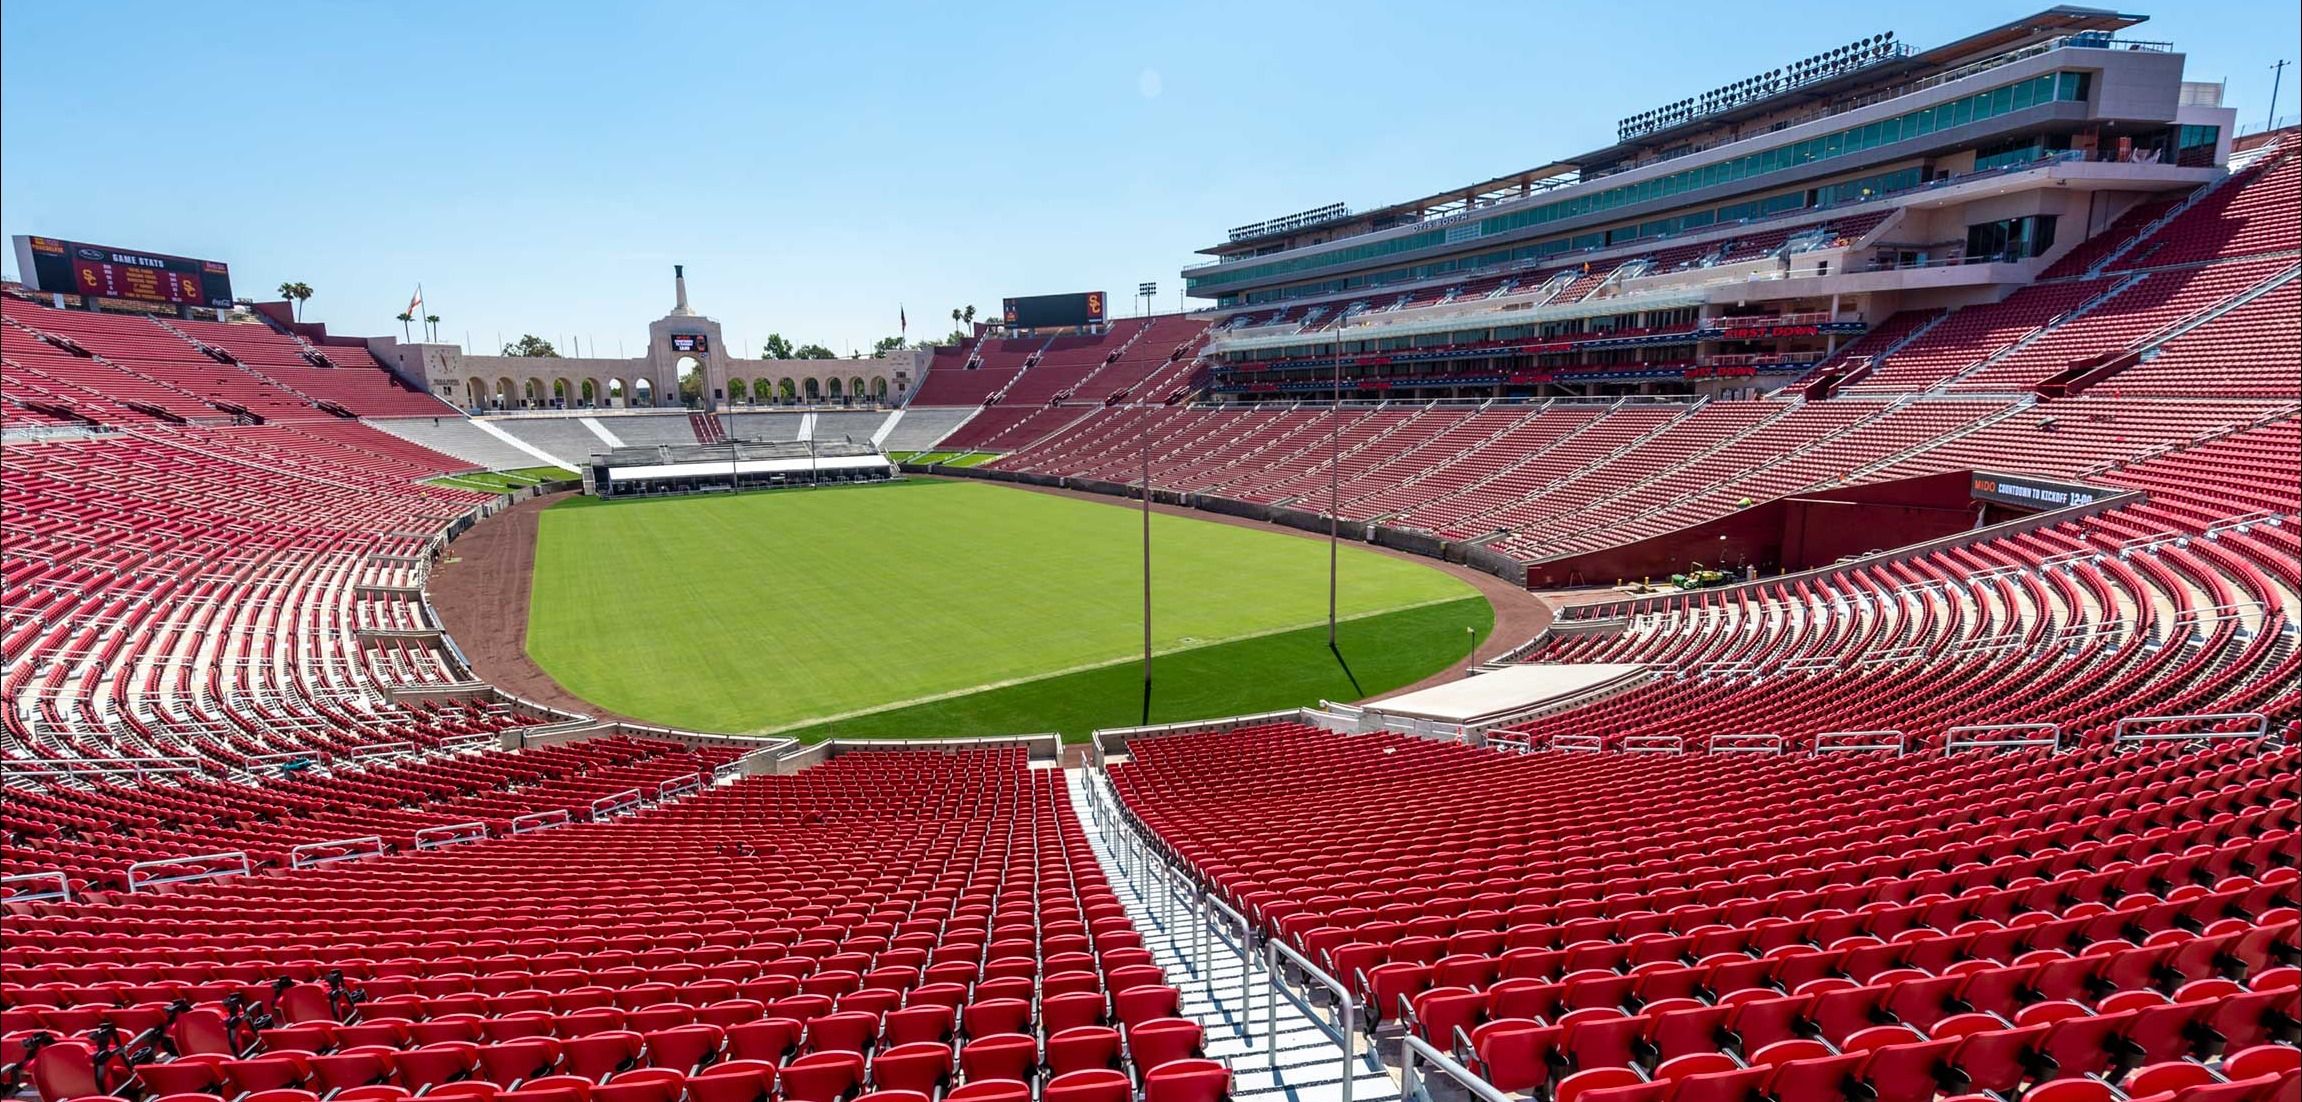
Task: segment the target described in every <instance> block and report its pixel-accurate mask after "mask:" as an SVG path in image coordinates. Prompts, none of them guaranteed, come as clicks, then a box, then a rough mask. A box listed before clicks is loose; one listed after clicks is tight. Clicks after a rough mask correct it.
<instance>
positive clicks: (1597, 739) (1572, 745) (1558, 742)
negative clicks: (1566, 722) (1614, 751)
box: [1551, 735, 1607, 753]
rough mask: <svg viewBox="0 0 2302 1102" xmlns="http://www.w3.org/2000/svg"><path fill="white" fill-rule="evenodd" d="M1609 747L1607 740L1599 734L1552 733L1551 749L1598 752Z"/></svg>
mask: <svg viewBox="0 0 2302 1102" xmlns="http://www.w3.org/2000/svg"><path fill="white" fill-rule="evenodd" d="M1606 748H1607V740H1606V739H1605V738H1604V737H1602V736H1599V735H1552V736H1551V749H1553V750H1579V751H1584V752H1588V753H1597V752H1599V751H1601V750H1604V749H1606Z"/></svg>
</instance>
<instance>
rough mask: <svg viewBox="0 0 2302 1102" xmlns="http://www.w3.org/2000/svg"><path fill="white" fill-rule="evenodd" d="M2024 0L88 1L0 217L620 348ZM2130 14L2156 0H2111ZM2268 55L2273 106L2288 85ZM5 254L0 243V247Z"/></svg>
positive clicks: (1119, 236) (2248, 94)
mask: <svg viewBox="0 0 2302 1102" xmlns="http://www.w3.org/2000/svg"><path fill="white" fill-rule="evenodd" d="M2044 6H2046V5H2045V0H2031V2H2030V3H1967V2H1960V0H1944V2H1937V3H1930V4H1926V5H1908V6H1905V5H1889V6H1881V7H1879V8H1877V9H1870V8H1865V7H1858V6H1852V5H1847V4H1844V3H1819V2H1803V0H1802V2H1791V3H1770V4H1765V5H1755V6H1754V5H1747V4H1726V3H1704V4H1663V3H1641V2H1635V0H1634V2H1632V3H1620V2H1617V3H1599V2H1581V0H1562V2H1549V3H1540V4H1537V3H1504V4H1490V5H1474V6H1470V7H1464V6H1460V5H1443V6H1442V5H1424V4H1409V3H1395V4H1393V3H1366V2H1356V0H1325V2H1320V3H1282V2H1277V0H1249V2H1236V0H1234V2H1230V3H1209V4H1200V3H1188V2H1169V3H1158V4H1135V5H1113V4H1091V5H1044V6H1033V5H1020V4H1004V3H995V2H994V3H967V4H944V3H919V4H882V3H874V2H870V0H852V2H839V3H777V4H767V3H724V4H723V3H713V2H698V3H681V4H616V5H607V4H586V3H580V2H564V3H552V4H528V3H513V2H508V0H507V2H489V3H481V4H445V3H425V2H417V0H403V2H399V3H392V4H359V5H353V4H341V3H326V2H323V3H319V4H310V5H302V6H289V7H280V6H276V5H272V6H267V5H218V6H209V7H205V8H201V9H199V10H197V11H196V12H193V11H190V10H188V9H186V8H184V7H183V6H182V5H180V4H172V5H159V4H149V5H147V4H139V3H129V4H117V5H116V4H90V3H72V2H69V0H24V2H12V3H8V4H6V5H5V6H4V7H0V232H5V233H7V234H19V233H40V234H47V235H51V236H58V237H68V238H76V239H80V240H90V241H96V242H100V243H103V244H112V245H122V246H129V247H138V248H145V249H151V250H155V251H161V252H173V253H181V254H187V255H193V256H203V257H210V258H214V259H220V260H224V261H227V262H228V263H230V264H231V265H232V270H233V273H234V280H235V284H236V287H237V290H238V291H239V293H241V294H243V295H253V294H264V295H268V292H269V289H270V288H272V287H274V286H276V285H277V284H278V283H279V282H281V281H282V280H286V279H300V280H303V281H305V282H307V283H310V284H311V285H312V286H313V288H314V289H315V290H316V291H317V294H316V295H315V297H314V298H313V299H312V300H311V303H310V305H309V308H308V309H309V315H310V317H312V318H314V319H316V320H323V321H326V322H328V323H329V325H330V327H331V328H332V329H333V330H334V331H337V332H347V333H359V334H368V333H386V332H392V331H395V330H397V329H398V328H399V326H398V325H397V323H395V322H393V321H392V315H394V314H396V313H398V312H399V311H400V309H401V308H402V307H403V306H404V305H405V304H406V302H407V297H408V293H409V291H410V290H411V289H412V288H413V287H414V286H415V285H416V284H417V283H418V282H419V281H420V282H421V283H422V284H423V285H424V289H425V295H426V298H427V300H428V303H429V307H430V309H431V310H432V311H434V312H436V313H438V314H440V315H441V316H442V317H443V319H444V321H443V323H442V331H443V335H444V336H446V337H447V338H448V339H451V340H462V339H463V338H464V337H465V335H466V334H467V333H468V334H469V337H470V339H471V341H472V343H473V344H474V345H475V346H478V347H481V348H492V346H493V345H494V344H495V342H496V341H497V340H498V339H499V338H498V335H499V334H501V336H502V338H504V339H508V338H510V337H512V336H515V335H517V334H519V333H522V332H535V333H539V334H542V335H545V336H547V337H552V338H554V339H555V340H560V341H561V342H562V344H563V350H565V349H564V346H565V338H567V337H569V336H579V337H581V338H582V339H583V342H584V345H585V348H584V350H585V351H586V352H587V353H588V352H589V351H591V349H592V348H595V347H596V348H597V349H599V351H600V352H601V353H602V354H606V355H614V354H616V352H617V347H618V341H619V340H620V341H621V342H622V346H623V348H624V349H625V350H626V351H634V352H635V351H636V350H637V348H638V346H639V345H640V343H641V342H642V341H643V339H644V326H645V324H646V322H647V321H648V320H649V319H650V318H653V317H656V316H659V315H660V314H661V313H663V311H664V310H665V309H666V308H668V307H669V306H670V304H671V289H670V270H671V265H672V264H674V263H684V264H686V265H687V269H688V276H689V283H690V288H691V291H692V296H693V298H694V301H695V305H696V307H697V308H698V309H699V310H700V311H702V312H704V313H707V314H710V315H712V316H714V317H717V318H719V319H720V320H721V321H723V322H724V323H725V324H726V326H727V334H728V338H729V341H730V343H731V344H733V345H734V346H736V347H737V349H738V350H739V351H741V350H744V349H746V348H749V349H750V350H752V351H753V354H756V349H757V347H758V344H759V342H760V340H761V338H763V337H765V336H766V335H767V334H768V333H769V332H771V331H776V332H781V333H783V334H785V335H786V336H788V337H790V338H792V339H793V340H795V341H802V342H804V341H820V342H822V343H824V344H827V345H829V346H831V347H832V348H833V349H834V350H836V351H839V352H842V353H844V352H846V351H847V350H848V349H849V348H851V347H862V346H867V345H868V344H869V343H870V341H871V340H873V339H874V338H877V337H880V336H883V335H888V334H891V333H893V332H894V330H895V324H896V309H897V305H898V304H899V303H900V304H902V305H903V306H904V307H905V308H907V310H908V312H909V314H910V318H911V323H912V324H911V335H912V336H913V337H915V338H916V337H920V336H936V335H940V334H942V333H943V332H945V331H947V330H948V329H949V328H950V319H949V312H950V309H951V308H952V307H953V306H956V305H963V304H967V303H974V304H976V305H978V306H980V307H982V308H983V309H984V310H985V311H986V312H988V311H991V310H994V309H996V306H997V303H998V300H999V298H1000V297H1001V296H1002V295H1007V294H1035V293H1047V292H1057V291H1074V290H1105V291H1109V292H1111V293H1112V295H1113V304H1114V307H1115V308H1118V309H1122V310H1131V309H1132V306H1131V304H1130V302H1129V298H1128V296H1129V294H1130V293H1131V292H1132V291H1133V290H1134V287H1135V284H1136V283H1138V282H1140V281H1142V280H1146V279H1152V280H1157V281H1158V282H1159V284H1160V287H1161V289H1162V292H1163V294H1162V302H1161V305H1162V307H1163V308H1165V309H1173V308H1174V305H1175V302H1176V298H1175V291H1176V289H1177V284H1178V283H1179V280H1178V278H1177V275H1176V273H1177V271H1178V270H1179V269H1180V268H1181V267H1182V266H1184V265H1185V264H1187V263H1190V262H1192V261H1193V260H1194V259H1196V258H1194V257H1193V256H1192V254H1191V250H1192V249H1194V248H1197V247H1201V246H1204V245H1207V244H1210V243H1213V242H1214V241H1216V240H1218V239H1220V237H1221V235H1222V233H1223V231H1224V230H1225V229H1226V228H1228V227H1230V226H1233V225H1237V224H1240V223H1244V222H1251V221H1255V220H1258V219H1262V218H1268V217H1273V216H1277V215H1282V214H1287V213H1290V212H1293V211H1297V210H1302V209H1304V208H1308V207H1315V206H1319V205H1322V204H1325V203H1329V202H1334V201H1338V200H1340V201H1345V202H1349V203H1351V204H1353V205H1355V206H1371V205H1378V204H1381V203H1384V202H1387V201H1394V200H1400V199H1406V198H1411V197H1413V196H1415V195H1418V194H1424V193H1428V192H1433V191H1438V190H1442V189H1444V188H1447V187H1450V186H1453V185H1457V184H1461V183H1465V182H1468V181H1471V180H1475V179H1481V178H1484V177H1487V176H1492V175H1497V174H1501V173H1505V172H1510V171H1515V170H1518V169H1522V168H1526V167H1529V166H1532V165H1536V164H1541V163H1544V162H1547V161H1549V160H1551V159H1554V158H1557V157H1561V156H1568V155H1572V154H1575V153H1580V152H1584V151H1586V150H1589V149H1592V148H1596V147H1598V146H1601V145H1603V144H1605V143H1606V142H1607V141H1608V140H1609V139H1610V138H1611V137H1612V135H1613V132H1614V124H1615V120H1616V119H1617V118H1618V117H1620V116H1623V115H1628V114H1632V113H1635V112H1637V111H1640V110H1643V109H1645V108H1648V107H1653V106H1658V105H1660V104H1662V103H1664V102H1667V101H1670V100H1674V99H1678V98H1682V97H1684V96H1688V95H1693V94H1696V93H1699V92H1700V91H1702V90H1704V89H1707V88H1710V87H1713V86H1715V85H1719V84H1723V83H1726V82H1729V81H1732V80H1735V79H1739V78H1741V77H1744V76H1747V75H1750V74H1751V73H1753V72H1756V71H1758V70H1760V69H1764V68H1772V67H1775V66H1777V65H1780V64H1782V63H1784V62H1787V61H1790V60H1793V59H1795V58H1798V57H1801V56H1804V55H1806V54H1809V53H1813V52H1816V51H1819V50H1823V49H1827V48H1829V47H1832V46H1835V45H1839V44H1842V43H1844V42H1846V41H1849V40H1851V39H1854V38H1857V37H1861V36H1864V35H1868V34H1872V33H1876V32H1878V31H1882V30H1888V29H1892V30H1894V31H1895V32H1896V33H1897V34H1898V35H1899V36H1900V37H1902V38H1903V39H1905V40H1907V41H1911V42H1914V43H1917V44H1919V45H1932V44H1935V43H1939V42H1942V41H1945V40H1947V39H1950V38H1953V37H1956V36H1958V35H1960V34H1964V33H1967V32H1970V31H1973V30H1977V29H1980V28H1983V27H1987V26H1992V25H1996V24H1998V23H2001V22H2004V21H2006V20H2008V19H2012V18H2015V17H2018V16H2020V15H2024V14H2028V13H2029V12H2032V11H2034V10H2037V9H2038V8H2040V7H2044ZM2155 7H2156V8H2157V10H2156V11H2155V12H2151V14H2153V15H2154V16H2155V17H2154V18H2153V19H2152V20H2151V22H2149V23H2147V24H2145V25H2143V26H2142V27H2140V28H2137V29H2136V30H2135V31H2134V32H2132V33H2133V34H2135V35H2136V36H2139V37H2146V38H2157V39H2167V40H2171V41H2173V42H2175V43H2176V44H2177V45H2178V46H2179V47H2180V48H2182V49H2183V50H2185V51H2186V52H2187V53H2188V54H2189V55H2190V78H2191V79H2193V80H2220V79H2224V78H2227V79H2228V80H2229V89H2228V94H2227V97H2226V100H2225V102H2226V103H2228V104H2230V105H2232V106H2234V107H2236V108H2237V109H2238V110H2239V116H2240V120H2241V122H2242V123H2243V124H2245V125H2247V126H2258V125H2260V123H2261V121H2262V119H2263V116H2264V114H2265V112H2266V111H2267V110H2269V108H2270V102H2269V99H2270V81H2271V74H2270V70H2269V66H2270V64H2271V63H2272V62H2273V61H2274V60H2276V59H2277V58H2278V57H2279V56H2282V55H2283V56H2291V55H2292V54H2293V53H2294V47H2295V43H2296V41H2297V39H2298V38H2302V25H2298V17H2297V10H2296V5H2295V4H2294V3H2293V0H2262V2H2254V0H2246V2H2224V3H2187V4H2175V3H2171V2H2166V3H2160V4H2157V5H2155ZM2133 10H2138V11H2145V12H2149V11H2150V9H2149V8H2145V7H2139V6H2137V7H2136V8H2134V9H2133ZM2298 92H2302V79H2298V74H2297V73H2296V71H2295V70H2294V69H2293V68H2289V69H2288V70H2287V72H2286V79H2285V81H2284V88H2283V90H2282V91H2281V92H2280V94H2279V97H2278V98H2279V103H2278V106H2277V112H2278V114H2280V115H2283V116H2292V115H2295V114H2297V113H2302V109H2298V107H2297V102H2298V99H2297V93H2298ZM7 267H8V274H9V275H11V276H14V275H15V274H16V273H15V271H14V261H13V259H12V257H11V259H9V260H8V262H7Z"/></svg>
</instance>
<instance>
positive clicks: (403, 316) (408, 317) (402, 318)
mask: <svg viewBox="0 0 2302 1102" xmlns="http://www.w3.org/2000/svg"><path fill="white" fill-rule="evenodd" d="M392 317H393V318H394V319H395V320H397V321H398V322H399V323H400V337H401V338H402V339H404V340H409V341H413V340H415V339H416V338H415V336H414V335H413V334H411V333H409V332H408V323H409V322H411V321H414V320H416V316H415V315H414V314H410V313H407V312H405V311H402V312H400V313H397V314H394V315H392Z"/></svg>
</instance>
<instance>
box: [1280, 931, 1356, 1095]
mask: <svg viewBox="0 0 2302 1102" xmlns="http://www.w3.org/2000/svg"><path fill="white" fill-rule="evenodd" d="M1264 949H1265V951H1266V952H1267V953H1268V954H1269V956H1268V957H1267V958H1266V964H1265V968H1266V970H1267V971H1268V972H1269V974H1270V976H1271V1002H1270V1006H1269V1010H1268V1013H1267V1015H1266V1016H1265V1017H1264V1019H1263V1027H1264V1030H1265V1032H1266V1034H1267V1035H1266V1036H1265V1037H1264V1045H1265V1048H1264V1052H1265V1053H1266V1055H1267V1056H1268V1057H1269V1058H1270V1061H1271V1062H1272V1063H1273V1064H1277V1063H1278V1062H1279V998H1278V996H1279V993H1280V991H1281V989H1282V988H1283V987H1284V986H1285V985H1284V984H1283V983H1282V982H1281V977H1282V976H1284V975H1285V973H1283V972H1281V971H1280V969H1279V962H1280V961H1281V960H1289V961H1293V962H1294V964H1295V967H1296V968H1298V969H1301V970H1302V973H1303V978H1305V979H1307V980H1309V981H1311V982H1312V983H1315V984H1318V985H1319V986H1321V987H1324V988H1326V989H1327V990H1328V991H1330V992H1333V993H1334V996H1335V1006H1336V1008H1337V1014H1338V1017H1339V1021H1338V1022H1337V1026H1338V1027H1339V1029H1340V1035H1339V1036H1337V1037H1336V1038H1335V1043H1336V1044H1338V1045H1341V1046H1343V1102H1351V1082H1352V1080H1353V1079H1355V1078H1357V1077H1356V1076H1354V1075H1353V1074H1352V1072H1353V1071H1355V1070H1356V1069H1355V1068H1354V1067H1353V1066H1352V1065H1354V1064H1356V1063H1357V1062H1358V1047H1359V1045H1358V1037H1359V1030H1358V1014H1359V1002H1358V1000H1357V999H1356V998H1354V997H1353V996H1352V994H1351V989H1350V988H1348V987H1345V986H1343V982H1342V981H1341V980H1338V979H1336V978H1335V977H1333V976H1330V975H1328V974H1327V973H1326V971H1325V970H1324V969H1322V968H1320V967H1319V966H1318V965H1316V964H1313V963H1311V961H1310V958H1308V957H1305V956H1304V955H1303V954H1301V953H1298V952H1296V951H1295V950H1293V949H1291V948H1289V947H1288V946H1287V943H1286V942H1284V941H1280V940H1279V939H1277V938H1272V939H1271V940H1270V942H1269V943H1268V944H1266V945H1265V946H1264ZM1287 995H1288V1001H1290V1002H1293V1003H1294V1004H1295V1008H1296V1009H1298V1010H1301V1011H1303V1012H1304V1013H1303V1016H1304V1017H1306V1018H1309V1019H1310V1020H1311V1021H1313V1022H1315V1023H1318V1024H1319V1025H1321V1026H1324V1025H1326V1022H1325V1021H1324V1020H1323V1019H1322V1018H1321V1016H1319V1015H1317V1014H1313V1013H1311V1012H1310V1010H1311V1008H1310V1006H1309V1005H1308V1004H1306V1003H1304V1002H1303V1001H1302V1000H1300V999H1297V998H1295V997H1294V993H1293V992H1288V993H1287Z"/></svg>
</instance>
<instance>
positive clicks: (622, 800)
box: [591, 788, 647, 823]
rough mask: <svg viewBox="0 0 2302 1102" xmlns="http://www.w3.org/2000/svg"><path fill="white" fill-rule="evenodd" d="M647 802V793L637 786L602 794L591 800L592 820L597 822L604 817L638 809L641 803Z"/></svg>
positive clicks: (611, 816)
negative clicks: (605, 794) (610, 793)
mask: <svg viewBox="0 0 2302 1102" xmlns="http://www.w3.org/2000/svg"><path fill="white" fill-rule="evenodd" d="M646 802H647V796H646V794H644V793H642V792H641V791H640V790H639V789H636V788H626V789H624V790H623V791H621V792H617V793H614V794H612V795H607V796H602V797H600V798H599V799H596V800H593V801H592V802H591V817H592V821H593V822H595V823H596V822H598V821H600V820H602V819H612V818H614V817H615V816H618V815H623V814H627V813H629V812H632V811H637V810H638V809H639V807H640V805H641V804H644V803H646Z"/></svg>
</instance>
